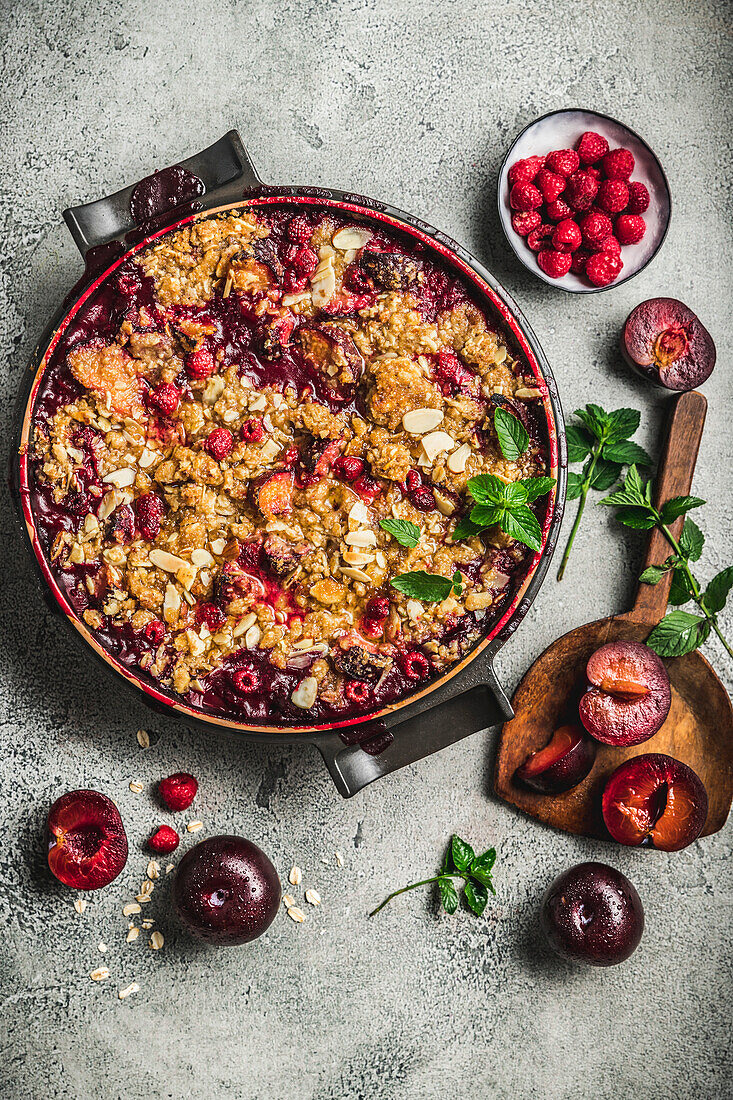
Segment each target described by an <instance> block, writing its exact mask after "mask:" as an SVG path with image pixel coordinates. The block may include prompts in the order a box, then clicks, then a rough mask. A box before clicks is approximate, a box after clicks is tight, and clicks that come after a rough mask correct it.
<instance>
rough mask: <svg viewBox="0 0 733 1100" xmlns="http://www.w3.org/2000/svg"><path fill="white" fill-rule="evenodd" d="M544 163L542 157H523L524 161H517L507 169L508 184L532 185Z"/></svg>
mask: <svg viewBox="0 0 733 1100" xmlns="http://www.w3.org/2000/svg"><path fill="white" fill-rule="evenodd" d="M544 163H545V158H544V157H525V158H524V160H518V161H517V162H516V163H515V164H513V165H512V166H511V168H510V169H509V183H510V184H512V185H513V184H515V183H532V181H533V180H534V178H535V176H536V175H537V173H538V172H539V170H540V168H541V167H542V165H543V164H544Z"/></svg>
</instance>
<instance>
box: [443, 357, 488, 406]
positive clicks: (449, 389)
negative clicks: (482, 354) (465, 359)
mask: <svg viewBox="0 0 733 1100" xmlns="http://www.w3.org/2000/svg"><path fill="white" fill-rule="evenodd" d="M434 376H435V380H436V382H438V383H439V385H440V388H441V389H442V390H443V393H444V394H445V395H446V396H447V397H454V396H455V395H456V394H457V393H461V392H462V393H467V394H468V395H469V396H470V397H475V398H476V399H478V396H479V394H478V376H477V375H476V374H474V373H473V371H470V370H469V369H468V368H467V367H466V366H464V364H463V363H462V362H461V360H460V359H459V358H458V356H457V355H456V354H455V352H454V351H451V350H450V349H449V348H441V349H440V351H439V352H438V364H437V366H436V367H435V375H434Z"/></svg>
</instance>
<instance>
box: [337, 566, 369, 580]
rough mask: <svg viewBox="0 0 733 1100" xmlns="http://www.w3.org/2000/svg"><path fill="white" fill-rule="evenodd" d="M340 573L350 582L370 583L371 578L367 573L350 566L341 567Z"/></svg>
mask: <svg viewBox="0 0 733 1100" xmlns="http://www.w3.org/2000/svg"><path fill="white" fill-rule="evenodd" d="M341 572H342V573H343V575H344V576H345V577H348V578H349V579H350V580H352V581H361V582H362V584H370V583H371V577H370V576H369V574H368V573H365V572H364V570H363V569H354V568H352V567H351V566H348V567H346V568H345V567H344V566H341Z"/></svg>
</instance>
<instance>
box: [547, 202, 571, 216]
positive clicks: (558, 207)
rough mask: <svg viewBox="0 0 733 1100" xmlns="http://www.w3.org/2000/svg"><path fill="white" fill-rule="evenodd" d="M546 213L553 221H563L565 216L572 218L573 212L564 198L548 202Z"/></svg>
mask: <svg viewBox="0 0 733 1100" xmlns="http://www.w3.org/2000/svg"><path fill="white" fill-rule="evenodd" d="M545 213H546V214H547V217H548V218H549V219H550V221H551V222H561V221H562V220H563V218H572V216H573V212H572V210H571V209H570V207H569V206H568V204H567V203H566V202H565V200H564V199H555V201H554V202H548V204H547V206H546V207H545Z"/></svg>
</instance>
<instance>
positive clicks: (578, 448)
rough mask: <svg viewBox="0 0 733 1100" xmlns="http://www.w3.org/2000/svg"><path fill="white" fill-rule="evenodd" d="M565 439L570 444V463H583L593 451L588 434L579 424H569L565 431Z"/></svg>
mask: <svg viewBox="0 0 733 1100" xmlns="http://www.w3.org/2000/svg"><path fill="white" fill-rule="evenodd" d="M565 438H566V439H567V443H568V462H582V461H583V459H584V458H587V457H588V455H589V454H590V453H591V451H592V450H593V443H592V442H591V440H590V438H589V436H588V433H587V432H585V431H584V430H583V429H582V428H579V427H578V426H577V424H568V426H567V428H566V429H565Z"/></svg>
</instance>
